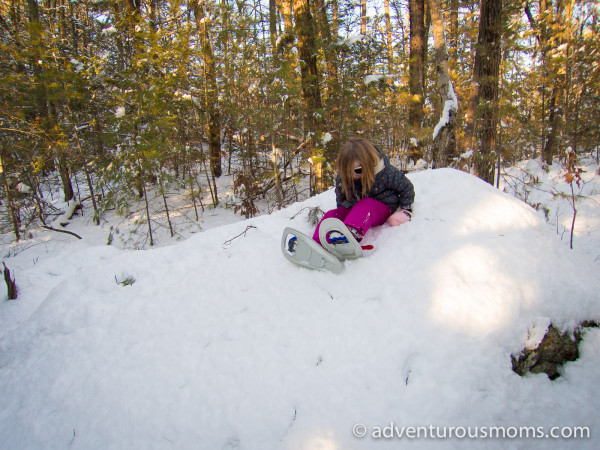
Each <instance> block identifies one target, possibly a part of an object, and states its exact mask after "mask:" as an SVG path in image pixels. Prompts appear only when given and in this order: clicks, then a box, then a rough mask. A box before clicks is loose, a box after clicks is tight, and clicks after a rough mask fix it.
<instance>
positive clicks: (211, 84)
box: [191, 0, 222, 178]
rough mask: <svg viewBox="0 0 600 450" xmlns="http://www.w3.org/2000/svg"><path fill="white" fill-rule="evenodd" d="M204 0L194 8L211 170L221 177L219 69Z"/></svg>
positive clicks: (214, 175) (196, 2) (196, 1)
mask: <svg viewBox="0 0 600 450" xmlns="http://www.w3.org/2000/svg"><path fill="white" fill-rule="evenodd" d="M200 1H202V0H192V2H191V3H192V8H193V11H194V16H195V18H196V26H197V29H198V34H199V35H200V42H201V45H202V55H203V57H204V72H205V73H204V75H205V84H204V86H205V97H206V111H207V114H208V148H209V155H210V170H211V173H212V175H213V177H214V178H219V177H220V176H221V174H222V169H221V119H220V115H219V108H218V107H217V102H218V96H219V93H218V88H217V71H216V68H215V57H214V54H213V50H212V46H211V39H210V32H209V29H208V20H209V17H208V16H207V14H206V12H205V10H204V5H203V4H200Z"/></svg>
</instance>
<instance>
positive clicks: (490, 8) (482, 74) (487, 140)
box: [474, 0, 502, 185]
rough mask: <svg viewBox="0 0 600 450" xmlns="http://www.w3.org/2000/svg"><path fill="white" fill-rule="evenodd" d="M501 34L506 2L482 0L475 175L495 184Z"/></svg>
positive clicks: (478, 52) (478, 53)
mask: <svg viewBox="0 0 600 450" xmlns="http://www.w3.org/2000/svg"><path fill="white" fill-rule="evenodd" d="M501 37H502V2H499V1H497V0H482V2H481V14H480V18H479V37H478V39H477V52H476V55H475V59H476V61H478V63H479V95H478V97H479V102H478V108H477V115H476V117H478V118H480V119H478V120H480V122H481V126H479V127H478V128H479V132H478V136H479V142H480V148H479V151H478V152H477V153H476V154H475V158H474V160H475V174H476V175H477V176H478V177H479V178H481V179H482V180H485V181H487V182H488V183H490V184H492V185H493V184H494V176H495V171H494V167H495V164H496V154H495V152H496V136H497V125H498V85H499V75H500V59H501V52H500V51H501V47H500V44H501ZM479 104H480V105H479Z"/></svg>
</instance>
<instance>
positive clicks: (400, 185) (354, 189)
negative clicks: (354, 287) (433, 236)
mask: <svg viewBox="0 0 600 450" xmlns="http://www.w3.org/2000/svg"><path fill="white" fill-rule="evenodd" d="M335 169H336V171H337V172H338V176H337V177H336V180H335V194H336V201H337V208H336V209H332V210H331V211H328V212H327V213H325V215H324V216H323V220H324V219H327V218H329V217H335V218H337V219H340V220H341V221H342V222H344V224H345V225H346V226H347V227H348V229H349V230H350V232H351V233H352V235H353V236H354V237H355V238H356V240H357V241H359V242H360V241H361V240H362V238H363V236H364V235H365V234H366V232H367V230H369V228H371V227H372V226H377V225H383V224H384V223H385V222H386V221H387V223H389V224H390V225H391V226H397V225H402V224H403V223H406V222H408V221H409V220H410V219H411V217H412V203H413V200H414V198H415V191H414V187H413V185H412V183H411V182H410V180H409V179H408V178H406V176H404V174H403V173H402V172H401V171H400V170H398V169H397V168H396V167H394V166H392V164H391V163H390V160H389V158H388V157H387V156H386V155H385V154H384V153H383V152H381V151H380V150H379V149H377V148H376V147H375V146H374V145H373V144H372V143H371V142H370V141H368V140H367V139H363V138H354V139H350V141H348V142H346V144H344V146H343V147H342V149H341V150H340V153H339V154H338V157H337V160H336V162H335ZM320 225H321V223H320V222H319V225H317V229H316V230H315V234H314V235H313V239H314V240H315V241H317V242H318V243H320V240H319V227H320Z"/></svg>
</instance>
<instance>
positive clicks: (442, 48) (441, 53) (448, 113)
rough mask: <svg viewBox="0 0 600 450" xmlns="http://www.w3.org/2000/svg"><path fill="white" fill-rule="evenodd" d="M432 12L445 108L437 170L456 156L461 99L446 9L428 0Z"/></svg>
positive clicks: (437, 143)
mask: <svg viewBox="0 0 600 450" xmlns="http://www.w3.org/2000/svg"><path fill="white" fill-rule="evenodd" d="M427 2H428V5H429V10H430V11H431V20H432V23H433V35H434V39H435V65H436V72H437V76H438V87H439V90H440V99H441V105H442V117H441V119H440V121H439V122H438V125H437V126H436V128H435V131H434V136H433V141H434V158H433V161H434V167H447V166H448V163H449V162H450V161H451V160H452V158H453V157H454V156H456V137H455V134H456V133H455V127H456V116H457V113H458V100H457V98H456V94H455V93H454V89H453V87H452V82H451V81H450V74H449V73H448V52H447V50H446V38H445V31H446V29H445V26H444V17H443V15H442V8H441V5H440V1H439V0H427Z"/></svg>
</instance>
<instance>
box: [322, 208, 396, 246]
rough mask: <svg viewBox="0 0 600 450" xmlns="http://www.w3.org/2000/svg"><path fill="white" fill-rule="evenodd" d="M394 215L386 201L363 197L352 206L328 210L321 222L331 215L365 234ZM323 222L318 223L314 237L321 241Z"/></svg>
mask: <svg viewBox="0 0 600 450" xmlns="http://www.w3.org/2000/svg"><path fill="white" fill-rule="evenodd" d="M391 215H392V211H391V210H390V207H389V206H387V205H386V204H385V203H381V202H380V201H378V200H375V199H373V198H369V197H366V198H363V199H361V200H359V201H358V203H356V205H354V206H353V207H352V208H344V207H340V208H336V209H332V210H331V211H327V212H326V213H325V215H324V216H323V219H321V222H322V221H323V220H325V219H328V218H330V217H334V218H336V219H340V220H341V221H342V222H344V224H345V225H346V226H349V227H353V228H355V229H356V230H358V232H359V233H360V234H362V235H363V236H364V235H365V234H366V233H367V231H368V230H369V228H371V227H373V226H378V225H383V224H384V223H385V221H386V220H387V219H388V217H390V216H391ZM321 222H319V224H318V225H317V229H316V230H315V234H313V239H314V240H315V241H316V242H318V243H319V244H320V243H321V240H320V239H319V228H320V226H321Z"/></svg>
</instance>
